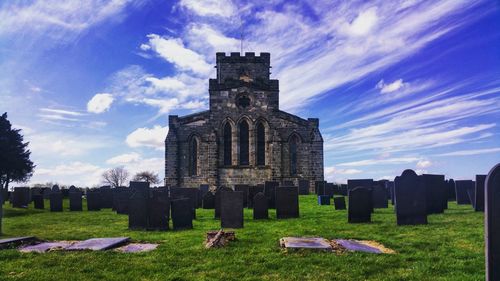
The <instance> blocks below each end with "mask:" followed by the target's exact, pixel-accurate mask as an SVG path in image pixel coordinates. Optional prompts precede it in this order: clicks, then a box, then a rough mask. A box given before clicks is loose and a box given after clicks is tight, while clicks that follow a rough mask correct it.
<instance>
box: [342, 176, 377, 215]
mask: <svg viewBox="0 0 500 281" xmlns="http://www.w3.org/2000/svg"><path fill="white" fill-rule="evenodd" d="M373 185H374V182H373V179H353V180H347V193H348V194H349V190H351V189H354V188H356V187H364V188H366V189H368V190H369V191H370V192H371V191H372V189H373ZM370 204H371V207H370V210H371V212H372V213H373V211H374V208H373V201H372V200H370Z"/></svg>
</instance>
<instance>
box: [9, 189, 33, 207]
mask: <svg viewBox="0 0 500 281" xmlns="http://www.w3.org/2000/svg"><path fill="white" fill-rule="evenodd" d="M11 202H12V207H14V208H27V207H28V204H29V202H30V189H29V188H28V187H15V188H14V192H13V193H12V198H11Z"/></svg>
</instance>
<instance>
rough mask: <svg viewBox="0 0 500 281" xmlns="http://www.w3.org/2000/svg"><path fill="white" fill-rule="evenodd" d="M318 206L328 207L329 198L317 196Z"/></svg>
mask: <svg viewBox="0 0 500 281" xmlns="http://www.w3.org/2000/svg"><path fill="white" fill-rule="evenodd" d="M318 205H330V196H328V195H318Z"/></svg>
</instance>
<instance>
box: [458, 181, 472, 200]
mask: <svg viewBox="0 0 500 281" xmlns="http://www.w3.org/2000/svg"><path fill="white" fill-rule="evenodd" d="M471 188H474V182H473V181H471V180H457V181H455V193H456V196H457V204H458V205H469V204H471V203H472V202H471V201H470V198H469V195H468V194H467V190H468V189H471Z"/></svg>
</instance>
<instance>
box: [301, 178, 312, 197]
mask: <svg viewBox="0 0 500 281" xmlns="http://www.w3.org/2000/svg"><path fill="white" fill-rule="evenodd" d="M309 184H310V183H309V181H308V180H299V195H308V194H309Z"/></svg>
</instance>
